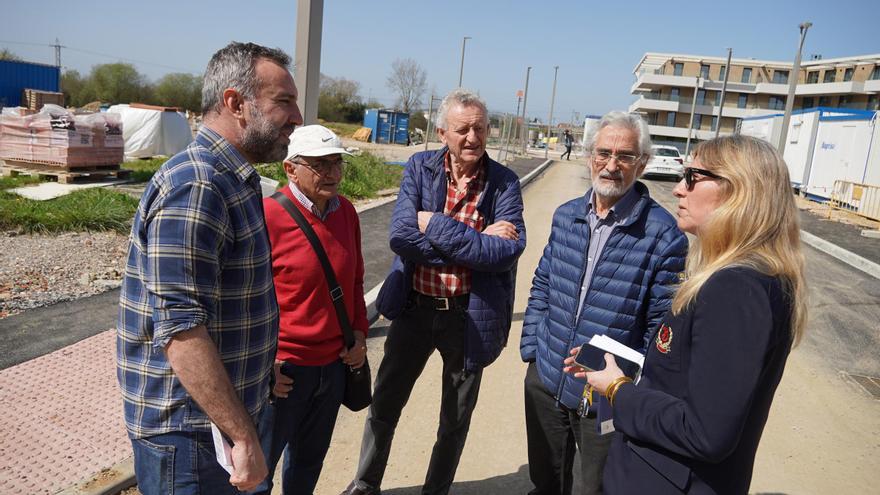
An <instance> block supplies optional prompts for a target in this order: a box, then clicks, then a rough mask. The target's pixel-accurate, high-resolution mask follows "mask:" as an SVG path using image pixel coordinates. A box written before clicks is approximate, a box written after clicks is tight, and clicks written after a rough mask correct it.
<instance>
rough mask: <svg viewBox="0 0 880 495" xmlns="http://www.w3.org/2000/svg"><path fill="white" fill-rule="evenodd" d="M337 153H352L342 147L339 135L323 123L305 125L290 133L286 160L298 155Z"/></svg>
mask: <svg viewBox="0 0 880 495" xmlns="http://www.w3.org/2000/svg"><path fill="white" fill-rule="evenodd" d="M337 153H341V154H345V155H350V154H351V153H349V152H348V151H345V148H343V147H342V140H340V139H339V136H337V135H336V134H334V133H333V131H331V130H330V129H327V128H326V127H324V126H322V125H305V126H302V127H297V128H296V129H295V130H294V131H293V134H291V135H290V145H289V146H288V147H287V158H285V160H290V159H291V158H296V157H298V156H327V155H335V154H337Z"/></svg>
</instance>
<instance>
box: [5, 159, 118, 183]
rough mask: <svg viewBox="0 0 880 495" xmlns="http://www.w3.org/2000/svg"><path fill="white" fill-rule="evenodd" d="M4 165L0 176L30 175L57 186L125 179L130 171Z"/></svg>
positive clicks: (108, 167)
mask: <svg viewBox="0 0 880 495" xmlns="http://www.w3.org/2000/svg"><path fill="white" fill-rule="evenodd" d="M5 162H6V164H5V165H3V166H0V174H2V175H3V176H4V177H15V176H17V175H30V176H36V177H40V178H41V179H49V180H56V181H58V183H59V184H74V183H78V182H96V181H102V180H105V179H108V178H110V179H118V180H121V179H127V178H128V176H129V175H131V170H123V169H120V168H119V165H104V166H99V167H78V168H75V169H64V168H60V167H50V166H46V165H42V164H28V165H22V164H21V163H22V162H12V163H10V161H9V160H6V161H5Z"/></svg>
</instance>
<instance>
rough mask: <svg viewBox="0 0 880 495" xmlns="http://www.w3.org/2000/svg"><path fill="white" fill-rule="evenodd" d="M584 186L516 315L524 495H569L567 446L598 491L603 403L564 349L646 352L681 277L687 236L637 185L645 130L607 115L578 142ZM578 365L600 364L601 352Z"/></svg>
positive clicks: (626, 117)
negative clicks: (610, 347) (521, 367)
mask: <svg viewBox="0 0 880 495" xmlns="http://www.w3.org/2000/svg"><path fill="white" fill-rule="evenodd" d="M585 145H586V146H585V149H586V150H587V152H588V153H589V157H588V158H589V165H590V177H591V179H592V188H591V189H590V190H588V191H587V193H586V194H585V195H584V196H583V197H580V198H577V199H574V200H572V201H569V202H568V203H565V204H564V205H562V206H560V207H559V209H557V210H556V212H555V213H554V215H553V226H552V229H551V232H550V240H549V242H548V244H547V247H545V248H544V254H543V256H542V258H541V261H540V262H539V264H538V268H537V270H536V271H535V278H534V280H533V282H532V290H531V295H530V297H529V304H528V307H527V309H526V314H525V318H524V320H523V333H522V339H521V341H520V353H521V355H522V359H523V361H525V362H526V363H528V370H527V372H526V378H525V407H526V433H527V437H528V454H529V475H530V477H531V480H532V483H534V485H535V488H534V489H533V490H532V491H531V492H530V493H531V494H542V495H543V494H554V495H558V494H570V493H571V491H572V467H573V464H574V453H575V449H577V451H579V452H580V464H581V476H582V487H581V488H582V490H581V491H580V493H584V494H599V493H602V470H603V468H604V465H605V457H606V455H607V452H608V447H609V445H610V441H611V435H603V434H604V433H608V432H609V431H612V430H613V425H612V423H611V421H610V406H609V405H608V403H607V401H606V400H605V399H604V397H598V394H593V392H592V390H591V389H590V388H589V385H588V384H587V383H586V382H585V381H583V380H580V379H576V378H573V377H572V375H570V374H566V373H564V372H563V370H562V368H563V366H564V364H563V360H564V359H565V358H566V357H568V355H569V349H572V348H574V347H578V346H580V345H582V344H584V343H585V342H587V341H589V340H590V338H592V337H593V336H594V335H607V336H608V337H611V338H613V339H615V340H617V341H618V342H620V343H622V344H624V345H627V346H629V347H632V348H634V349H636V350H638V351H640V352H642V353H643V354H644V352H645V350H646V349H647V345H648V343H649V342H651V341H652V338H653V335H654V333H655V331H656V327H657V325H658V324H659V323H660V319H661V317H662V316H663V314H664V313H666V310H667V309H669V306H670V303H671V301H672V296H673V291H674V287H675V284H676V283H678V275H679V273H680V272H681V271H683V270H684V259H685V255H686V253H687V238H686V237H685V236H684V234H682V232H681V231H680V230H679V229H678V227H677V226H676V221H675V219H674V218H673V217H672V215H670V214H669V212H667V211H666V210H664V209H663V207H661V206H660V205H659V204H657V203H656V202H655V201H654V200H653V199H651V198H650V196H649V195H648V188H647V187H645V185H644V184H642V183H640V182H637V180H636V179H637V178H638V177H639V176H640V175H641V174H642V172H643V171H644V169H645V164H646V163H647V162H648V160H649V159H650V158H651V139H650V137H649V135H648V126H647V125H646V124H645V122H644V121H643V120H642V119H641V118H639V116H637V115H634V114H627V113H623V112H610V113H608V114H606V115H605V116H604V117H602V119H601V121H600V122H599V125H598V126H596V128H595V129H594V131H593V132H592V133H591V134H590V135H588V136H587V139H586V141H585ZM586 357H587V359H586V361H587V362H588V363H590V365H591V366H594V367H595V369H601V368H602V367H603V366H604V359H603V353H602V352H601V351H599V350H598V349H595V348H592V350H591V351H590V353H589V354H588V355H587V356H586Z"/></svg>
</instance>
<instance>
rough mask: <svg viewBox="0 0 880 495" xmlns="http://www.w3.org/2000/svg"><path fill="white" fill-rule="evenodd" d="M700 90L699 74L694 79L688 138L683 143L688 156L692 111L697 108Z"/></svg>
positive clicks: (692, 119) (692, 126) (692, 118)
mask: <svg viewBox="0 0 880 495" xmlns="http://www.w3.org/2000/svg"><path fill="white" fill-rule="evenodd" d="M698 91H700V76H697V77H696V78H695V80H694V99H693V101H692V102H691V119H690V120H689V121H688V138H687V143H686V144H685V145H684V156H685V158H687V157H688V153H690V151H691V132H692V131H693V129H694V112H695V111H696V109H697V92H698Z"/></svg>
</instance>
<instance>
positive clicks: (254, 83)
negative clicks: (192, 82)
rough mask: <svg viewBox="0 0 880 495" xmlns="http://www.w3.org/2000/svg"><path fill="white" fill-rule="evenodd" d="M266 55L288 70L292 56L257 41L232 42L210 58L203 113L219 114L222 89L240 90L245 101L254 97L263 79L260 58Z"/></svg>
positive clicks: (203, 89) (206, 73)
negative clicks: (260, 78)
mask: <svg viewBox="0 0 880 495" xmlns="http://www.w3.org/2000/svg"><path fill="white" fill-rule="evenodd" d="M261 58H264V59H267V60H269V61H271V62H275V63H276V64H278V65H280V66H281V67H284V68H287V69H289V67H290V56H289V55H287V54H286V53H284V52H283V51H281V50H280V49H279V48H267V47H265V46H261V45H257V44H255V43H239V42H237V41H233V42H232V43H230V44H228V45H226V46H225V47H223V48H221V49H220V50H219V51H218V52H217V53H215V54H214V56H213V57H211V61H210V62H208V68H207V69H205V78H204V82H203V83H202V113H205V114H207V113H209V112H216V113H220V110H221V109H222V108H223V92H224V91H226V90H227V89H234V90H236V91H238V92H239V93H240V94H241V96H242V97H244V99H246V100H253V99H254V98H256V96H257V90H258V89H259V88H260V86H261V85H262V81H260V80H259V78H258V77H257V75H256V69H255V67H256V65H257V60H259V59H261Z"/></svg>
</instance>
